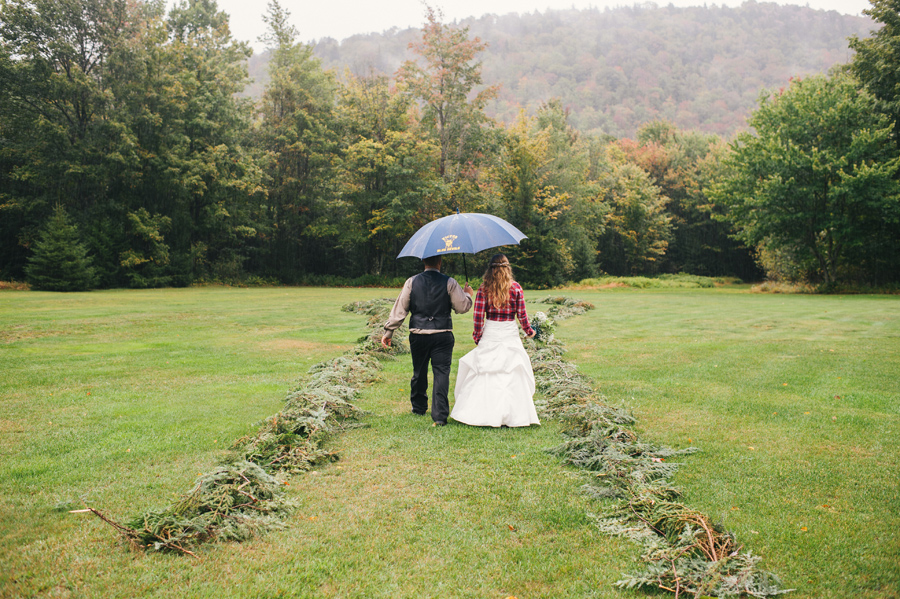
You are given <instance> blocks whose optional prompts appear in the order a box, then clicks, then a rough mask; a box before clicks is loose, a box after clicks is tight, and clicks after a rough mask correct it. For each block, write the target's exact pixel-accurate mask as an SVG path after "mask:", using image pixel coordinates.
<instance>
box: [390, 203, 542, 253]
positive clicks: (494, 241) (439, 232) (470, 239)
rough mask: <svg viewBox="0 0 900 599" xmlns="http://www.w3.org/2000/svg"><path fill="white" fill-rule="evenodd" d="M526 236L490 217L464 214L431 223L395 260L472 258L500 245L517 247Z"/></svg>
mask: <svg viewBox="0 0 900 599" xmlns="http://www.w3.org/2000/svg"><path fill="white" fill-rule="evenodd" d="M526 237H527V236H526V235H525V234H524V233H522V232H521V231H520V230H518V229H517V228H515V227H514V226H512V225H511V224H509V223H508V222H506V221H505V220H503V219H502V218H499V217H496V216H494V215H492V214H481V213H479V212H463V213H459V212H457V213H456V214H451V215H450V216H445V217H443V218H439V219H437V220H433V221H431V222H430V223H428V224H427V225H425V226H424V227H422V228H421V229H419V230H418V231H416V232H415V234H413V236H412V237H410V238H409V241H407V242H406V245H405V246H403V249H402V250H401V251H400V254H399V255H398V256H397V257H398V258H404V257H406V256H412V257H415V258H428V257H429V256H443V255H444V254H475V253H477V252H480V251H482V250H486V249H488V248H492V247H497V246H501V245H518V244H519V242H520V241H522V240H523V239H525V238H526Z"/></svg>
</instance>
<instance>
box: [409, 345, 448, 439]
mask: <svg viewBox="0 0 900 599" xmlns="http://www.w3.org/2000/svg"><path fill="white" fill-rule="evenodd" d="M455 341H456V339H455V338H454V337H453V333H452V332H451V331H446V332H444V333H432V334H430V335H421V334H416V333H410V335H409V351H410V353H412V363H413V376H412V380H410V394H409V400H410V402H411V403H412V411H413V412H414V413H416V414H424V413H425V412H426V411H427V410H428V363H429V362H431V372H432V373H433V374H434V386H433V387H432V390H431V419H432V420H434V421H435V422H446V421H447V416H449V415H450V399H449V398H448V395H449V393H450V364H451V363H452V362H453V343H454V342H455Z"/></svg>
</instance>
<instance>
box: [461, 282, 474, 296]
mask: <svg viewBox="0 0 900 599" xmlns="http://www.w3.org/2000/svg"><path fill="white" fill-rule="evenodd" d="M463 291H464V292H465V293H466V294H467V295H473V294H474V293H475V292H474V291H472V288H471V287H469V284H468V283H466V286H465V287H463Z"/></svg>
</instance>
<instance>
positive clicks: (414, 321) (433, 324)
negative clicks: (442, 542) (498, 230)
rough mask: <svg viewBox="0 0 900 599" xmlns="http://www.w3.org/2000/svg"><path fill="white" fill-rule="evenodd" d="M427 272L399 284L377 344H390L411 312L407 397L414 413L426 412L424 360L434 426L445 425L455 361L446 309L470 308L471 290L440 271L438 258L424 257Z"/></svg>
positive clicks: (456, 310) (426, 387) (461, 309)
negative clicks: (430, 380)
mask: <svg viewBox="0 0 900 599" xmlns="http://www.w3.org/2000/svg"><path fill="white" fill-rule="evenodd" d="M422 264H423V265H424V267H425V271H424V272H422V273H420V274H417V275H416V276H414V277H410V278H409V279H407V280H406V283H404V284H403V290H402V291H401V292H400V297H398V298H397V301H396V302H394V307H393V309H392V310H391V314H390V316H388V321H387V322H386V323H385V325H384V336H383V337H382V338H381V344H382V345H383V346H385V347H388V346H390V344H391V338H392V337H393V336H394V331H396V330H397V329H398V328H400V325H401V324H403V320H404V319H405V318H406V315H407V314H409V315H410V317H409V350H410V352H411V353H412V363H413V376H412V380H411V381H410V387H411V390H410V394H409V399H410V401H411V402H412V411H413V414H419V415H424V414H425V412H426V411H427V410H428V394H427V392H428V362H429V361H430V362H431V371H432V373H433V374H434V387H433V389H432V393H431V419H432V420H434V424H433V425H432V426H444V425H445V424H447V416H449V415H450V400H449V399H448V394H449V391H450V363H451V362H452V359H453V343H454V341H455V339H454V337H453V331H452V329H453V322H452V321H451V318H450V309H451V308H453V310H454V311H455V312H456V313H457V314H465V313H466V312H468V311H469V310H470V309H471V308H472V296H473V295H474V292H473V291H472V288H471V287H469V284H468V283H466V286H465V288H462V287H460V286H459V283H457V282H456V280H455V279H453V278H451V277H448V276H447V275H444V274H441V257H440V256H432V257H430V258H424V259H423V260H422Z"/></svg>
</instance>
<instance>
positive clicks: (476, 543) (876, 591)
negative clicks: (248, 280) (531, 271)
mask: <svg viewBox="0 0 900 599" xmlns="http://www.w3.org/2000/svg"><path fill="white" fill-rule="evenodd" d="M395 293H396V290H378V289H310V288H304V289H294V288H288V289H285V288H265V289H225V288H215V287H209V288H200V289H182V290H156V291H109V292H93V293H87V294H65V295H63V294H44V293H36V292H3V293H0V323H2V324H0V335H2V337H0V373H2V374H0V393H2V397H3V401H2V404H0V453H2V455H3V460H2V464H0V496H2V497H3V498H4V499H3V501H2V502H0V535H2V537H0V538H2V549H0V564H2V567H0V594H2V595H3V596H10V597H18V596H23V597H32V596H70V597H133V596H156V597H210V596H215V597H473V598H476V597H477V598H480V597H501V598H503V597H508V596H510V595H513V596H516V597H518V598H519V599H524V598H526V597H529V598H531V597H547V598H551V597H636V596H643V595H642V594H641V593H634V592H626V591H620V590H618V589H616V588H615V587H613V586H612V583H613V582H614V581H615V580H616V579H617V578H618V577H619V576H620V574H621V573H622V572H625V571H630V570H635V569H639V568H640V567H641V566H640V564H639V563H638V562H637V556H638V553H639V551H638V549H637V548H636V547H634V546H632V545H630V544H628V543H626V542H624V541H619V540H615V539H609V538H607V537H605V536H603V535H601V534H599V533H597V532H595V531H594V529H593V527H592V526H591V524H590V523H589V521H588V518H587V517H586V515H585V513H586V512H587V511H591V510H596V509H597V508H598V506H597V505H592V504H591V503H590V502H589V501H588V500H586V499H585V498H584V497H583V496H582V495H581V494H580V493H579V487H580V485H581V481H580V479H579V478H578V476H577V475H575V474H574V473H573V472H570V471H567V470H566V469H565V468H563V467H561V466H560V465H559V464H558V462H557V460H556V459H555V458H552V457H550V456H548V455H547V454H545V453H544V451H543V450H544V449H545V448H547V447H549V446H552V445H554V444H556V443H557V442H558V440H559V431H558V427H557V426H556V425H555V424H554V423H551V422H545V423H544V425H543V426H542V427H540V428H538V427H533V428H531V429H527V430H521V429H512V430H509V429H502V430H483V429H477V428H470V427H465V426H461V425H452V424H451V426H448V427H445V428H443V429H433V428H431V427H430V420H428V419H427V418H426V419H422V418H417V417H414V416H412V415H411V414H409V413H408V403H407V401H408V400H407V390H406V389H407V385H408V380H409V375H410V372H409V371H410V366H409V362H408V358H401V359H400V360H397V361H396V362H388V363H386V368H385V370H384V371H383V373H382V375H381V377H380V380H379V381H378V382H376V383H374V384H372V385H370V386H368V387H367V388H366V389H364V391H363V395H362V398H361V400H360V403H361V405H362V406H363V407H364V408H366V409H368V410H370V411H371V415H370V416H368V418H367V421H368V422H369V423H370V424H371V425H372V426H371V428H368V429H363V430H357V431H352V432H349V433H347V434H345V435H344V436H342V437H341V438H339V439H338V440H336V446H337V447H338V448H339V449H340V450H341V453H342V456H343V459H342V460H341V461H340V462H338V463H336V464H333V465H329V466H327V467H323V468H321V469H319V470H318V471H317V473H314V474H307V475H304V476H300V477H296V478H293V479H292V480H291V482H290V489H291V494H292V495H293V496H294V497H295V498H296V500H297V501H298V504H299V508H298V510H297V512H296V514H295V516H294V517H292V518H291V519H289V521H288V522H287V523H286V528H285V529H284V530H281V531H278V532H275V533H272V534H269V535H267V536H265V537H264V538H261V539H258V540H255V541H252V542H248V543H244V544H222V545H214V546H208V547H205V548H204V549H202V550H201V552H200V555H201V559H200V560H193V559H190V558H187V557H184V556H175V555H141V554H134V553H131V552H130V551H129V550H128V549H127V548H125V547H124V546H123V545H122V544H121V543H120V542H119V541H118V539H117V538H116V536H115V533H114V532H113V530H112V529H111V528H109V527H107V526H106V525H105V524H103V523H102V522H100V521H99V520H97V519H92V518H91V517H88V516H85V515H73V514H69V513H68V512H67V510H68V509H73V508H78V507H81V506H82V504H83V502H86V503H87V504H88V505H90V506H92V507H97V508H100V509H103V510H104V511H106V512H107V513H108V514H109V515H110V516H112V517H114V518H118V519H125V518H126V517H128V516H132V515H135V514H137V513H139V512H142V511H144V510H147V509H150V508H153V507H161V506H163V505H165V504H166V503H168V502H170V501H171V500H172V499H174V497H175V496H176V495H178V494H180V493H182V492H184V491H185V490H187V489H188V488H189V487H190V485H191V483H192V481H193V480H194V478H195V477H196V475H197V474H199V473H201V472H205V471H207V470H208V469H209V468H211V467H212V466H213V465H214V464H216V463H217V462H218V461H219V460H220V459H221V458H222V457H223V455H224V453H225V450H224V447H225V446H227V444H228V443H230V442H231V441H233V440H234V439H236V438H238V437H240V436H241V435H243V434H245V433H246V432H249V431H251V430H254V428H255V426H254V424H255V423H256V422H257V421H259V420H260V419H262V418H264V417H266V416H269V415H271V414H274V413H275V412H276V411H277V410H278V409H279V406H280V402H281V400H282V398H283V397H284V395H285V393H286V392H287V390H288V389H289V388H290V387H291V386H293V384H294V383H295V381H296V379H297V378H298V377H299V376H301V375H302V373H304V372H305V371H306V369H307V368H308V367H309V366H310V365H312V364H314V363H317V362H319V361H322V360H324V359H327V358H330V357H334V356H336V355H339V354H340V353H342V352H343V351H345V350H347V349H349V348H350V347H352V345H353V344H354V343H355V341H356V339H357V338H358V337H359V336H360V335H362V334H363V333H364V322H363V319H362V318H361V317H360V316H358V315H354V314H349V313H344V312H341V311H340V310H339V309H338V308H339V307H340V306H341V305H342V304H344V303H347V302H350V301H355V300H360V299H369V298H372V297H382V296H391V295H393V294H395ZM554 294H558V293H557V292H554ZM571 294H572V295H575V296H577V297H579V298H581V299H586V300H589V301H592V302H594V303H595V304H596V305H597V309H596V310H594V311H593V312H590V313H589V314H587V315H584V316H579V317H576V318H573V319H571V320H569V321H564V322H562V323H561V324H560V326H559V327H558V331H557V332H558V335H559V336H560V338H562V339H564V340H565V341H566V342H567V343H568V345H569V347H570V350H571V351H570V353H569V354H568V356H567V357H568V359H570V360H573V361H575V362H577V363H578V364H579V366H580V367H581V369H582V370H583V371H584V372H586V373H587V374H589V375H591V376H592V377H594V378H595V380H596V381H597V383H598V385H599V388H600V390H601V392H603V393H604V394H605V395H606V396H607V397H608V398H609V400H610V401H611V402H612V403H620V402H621V403H624V404H625V405H628V406H630V407H632V408H633V410H634V411H635V413H636V415H637V417H638V423H639V427H640V429H641V434H642V435H643V436H644V437H646V438H648V439H651V440H654V441H659V442H662V443H666V444H669V445H672V446H675V447H683V446H686V445H688V444H693V445H697V446H699V447H701V448H702V450H703V451H702V453H699V454H695V455H693V456H691V457H689V458H686V459H685V466H684V468H683V469H682V471H681V473H680V474H679V475H678V477H677V479H676V483H677V484H679V485H680V486H682V487H683V488H684V489H685V490H686V494H687V495H686V502H687V503H688V504H689V505H691V506H692V507H697V508H700V509H702V510H704V511H706V512H707V513H708V514H711V515H713V516H719V517H721V518H722V519H723V520H724V522H725V524H726V526H728V527H729V528H731V529H733V530H735V531H736V532H737V534H738V538H739V540H741V541H743V542H744V543H745V544H746V547H747V548H748V549H751V550H753V551H754V553H758V554H761V555H763V556H764V558H765V562H764V565H765V566H766V567H767V568H769V569H771V570H773V571H775V572H776V573H778V574H779V575H780V576H782V578H783V579H784V581H785V583H786V584H787V585H788V586H790V587H796V588H797V589H798V590H797V592H796V593H795V594H794V596H796V597H809V598H813V597H815V598H818V597H834V598H839V597H841V598H842V597H896V596H898V595H897V589H898V588H900V567H898V562H900V550H898V547H900V539H898V536H897V533H896V529H897V527H898V524H900V514H898V510H897V505H898V500H897V494H898V468H897V466H896V463H895V462H896V458H897V456H898V454H900V453H898V449H900V426H898V425H900V393H898V390H897V389H898V385H897V382H898V376H897V372H900V303H898V301H897V299H896V298H890V297H877V296H870V297H866V296H853V297H834V296H783V295H779V296H767V295H758V294H753V295H751V294H749V293H746V292H744V291H740V290H730V289H711V290H705V289H704V290H691V291H685V290H659V291H655V290H648V291H634V290H607V291H590V290H578V291H577V292H574V291H573V292H571ZM544 295H546V293H541V292H533V293H532V292H529V293H528V297H529V298H530V299H532V300H533V299H536V298H540V297H543V296H544ZM530 309H531V310H532V311H534V310H536V309H538V307H537V306H536V305H531V306H530ZM456 327H457V348H456V354H457V357H459V356H461V355H462V354H463V353H465V352H466V351H468V350H469V349H471V348H472V347H473V344H472V342H471V337H470V333H471V321H470V319H469V318H468V317H457V319H456ZM832 350H834V351H832ZM785 383H787V385H785ZM751 448H752V449H751Z"/></svg>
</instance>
